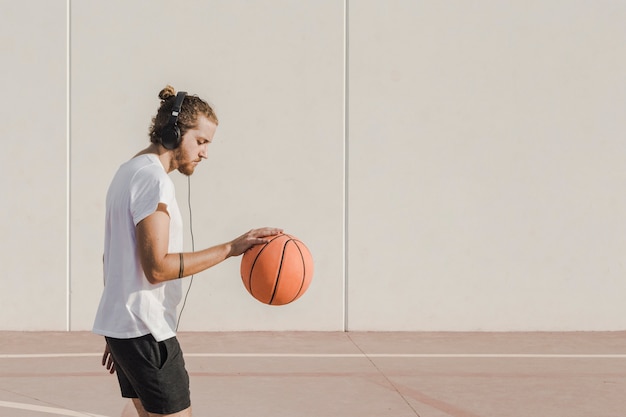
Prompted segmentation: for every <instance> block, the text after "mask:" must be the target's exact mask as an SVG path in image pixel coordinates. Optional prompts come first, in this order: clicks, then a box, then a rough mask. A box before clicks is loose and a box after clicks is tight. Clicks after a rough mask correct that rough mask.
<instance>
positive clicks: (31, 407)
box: [0, 401, 108, 417]
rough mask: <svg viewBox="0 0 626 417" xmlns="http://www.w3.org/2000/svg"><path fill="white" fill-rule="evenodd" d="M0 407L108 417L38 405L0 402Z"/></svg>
mask: <svg viewBox="0 0 626 417" xmlns="http://www.w3.org/2000/svg"><path fill="white" fill-rule="evenodd" d="M0 407H5V408H13V409H17V410H28V411H37V412H40V413H48V414H56V415H59V416H66V417H108V416H103V415H100V414H91V413H84V412H80V411H72V410H66V409H63V408H53V407H43V406H40V405H32V404H24V403H13V402H10V401H0Z"/></svg>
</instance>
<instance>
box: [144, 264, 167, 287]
mask: <svg viewBox="0 0 626 417" xmlns="http://www.w3.org/2000/svg"><path fill="white" fill-rule="evenodd" d="M144 275H145V276H146V279H147V280H148V282H149V283H150V284H152V285H156V284H160V283H162V282H165V281H167V280H168V278H167V276H165V275H164V274H163V272H162V271H159V270H157V269H153V268H151V269H144Z"/></svg>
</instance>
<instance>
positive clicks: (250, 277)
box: [248, 235, 282, 298]
mask: <svg viewBox="0 0 626 417" xmlns="http://www.w3.org/2000/svg"><path fill="white" fill-rule="evenodd" d="M280 236H281V235H278V236H275V237H273V238H272V239H271V240H270V241H269V242H267V243H266V244H264V245H263V247H262V248H261V250H260V251H259V253H257V254H256V256H255V257H254V261H252V265H251V266H250V276H249V277H248V288H250V293H251V294H253V293H254V292H253V291H252V272H253V271H254V265H256V261H257V259H259V256H261V253H263V251H264V250H265V248H267V245H269V244H270V242H272V241H274V240H275V239H278V238H279V237H280ZM281 262H282V261H281ZM273 297H274V296H273V295H272V298H273Z"/></svg>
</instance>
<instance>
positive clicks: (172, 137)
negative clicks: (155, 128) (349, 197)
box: [161, 91, 187, 149]
mask: <svg viewBox="0 0 626 417" xmlns="http://www.w3.org/2000/svg"><path fill="white" fill-rule="evenodd" d="M185 96H187V92H186V91H179V92H178V94H176V101H175V102H174V107H172V113H171V114H170V120H169V121H168V122H167V125H165V127H163V130H162V131H161V144H162V145H163V147H164V148H165V149H176V148H178V145H180V141H181V140H182V138H181V136H180V129H179V128H178V114H179V113H180V108H181V107H182V105H183V100H184V99H185Z"/></svg>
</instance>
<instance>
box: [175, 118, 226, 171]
mask: <svg viewBox="0 0 626 417" xmlns="http://www.w3.org/2000/svg"><path fill="white" fill-rule="evenodd" d="M216 129H217V125H216V124H215V123H213V122H212V121H210V120H209V119H208V118H207V117H206V116H199V117H198V120H197V123H196V127H195V128H193V129H189V130H188V131H187V132H185V134H184V135H183V138H182V141H181V143H180V146H179V147H178V148H176V149H175V150H174V158H173V160H172V162H173V166H172V169H177V170H178V171H179V172H180V173H181V174H185V175H191V174H193V172H194V170H195V169H196V166H198V164H199V163H200V161H201V160H202V159H206V157H207V148H208V146H209V143H211V142H213V136H214V135H215V130H216Z"/></svg>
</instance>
